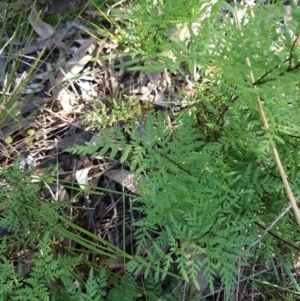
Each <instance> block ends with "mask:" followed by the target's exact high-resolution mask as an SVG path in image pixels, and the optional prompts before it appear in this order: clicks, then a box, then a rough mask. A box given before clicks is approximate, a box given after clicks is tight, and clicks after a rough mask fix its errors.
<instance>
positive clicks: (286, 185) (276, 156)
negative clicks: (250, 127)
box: [234, 0, 300, 226]
mask: <svg viewBox="0 0 300 301" xmlns="http://www.w3.org/2000/svg"><path fill="white" fill-rule="evenodd" d="M234 2H235V4H236V0H235V1H234ZM234 19H235V24H236V26H237V27H238V29H239V30H240V31H241V34H242V35H243V32H242V29H241V24H240V20H239V18H238V15H237V7H236V5H235V6H234ZM246 65H247V66H248V67H249V68H251V63H250V60H249V58H248V57H246ZM249 75H250V80H251V83H252V85H253V86H254V88H256V86H255V78H254V75H253V72H252V70H251V69H250V72H249ZM256 103H257V107H258V111H259V115H260V118H261V120H262V123H263V126H264V128H265V131H266V133H267V134H269V124H268V121H267V119H266V115H265V112H264V109H263V107H262V103H261V100H260V97H259V95H258V93H257V94H256ZM270 146H271V149H272V153H273V156H274V159H275V162H276V165H277V168H278V170H279V173H280V177H281V180H282V182H283V184H284V188H285V190H286V193H287V195H288V198H289V200H290V203H291V205H292V208H293V210H294V214H295V216H296V219H297V222H298V225H299V226H300V211H299V209H298V206H297V204H296V201H295V198H294V195H293V192H292V190H291V187H290V184H289V182H288V180H287V177H286V175H285V172H284V169H283V166H282V164H281V160H280V157H279V154H278V152H277V149H276V148H275V146H274V144H273V143H272V141H271V143H270Z"/></svg>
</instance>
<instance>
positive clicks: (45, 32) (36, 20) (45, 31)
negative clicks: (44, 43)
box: [28, 7, 55, 40]
mask: <svg viewBox="0 0 300 301" xmlns="http://www.w3.org/2000/svg"><path fill="white" fill-rule="evenodd" d="M28 22H29V23H30V24H31V26H32V27H33V29H34V30H35V32H36V33H37V34H38V35H39V36H40V37H41V38H42V39H43V40H47V39H49V38H50V37H51V36H52V35H53V34H54V32H55V30H54V28H53V27H52V26H51V25H50V24H48V23H46V22H44V21H43V20H41V19H40V17H39V15H38V13H37V11H36V8H35V7H33V8H32V10H31V12H30V15H29V16H28Z"/></svg>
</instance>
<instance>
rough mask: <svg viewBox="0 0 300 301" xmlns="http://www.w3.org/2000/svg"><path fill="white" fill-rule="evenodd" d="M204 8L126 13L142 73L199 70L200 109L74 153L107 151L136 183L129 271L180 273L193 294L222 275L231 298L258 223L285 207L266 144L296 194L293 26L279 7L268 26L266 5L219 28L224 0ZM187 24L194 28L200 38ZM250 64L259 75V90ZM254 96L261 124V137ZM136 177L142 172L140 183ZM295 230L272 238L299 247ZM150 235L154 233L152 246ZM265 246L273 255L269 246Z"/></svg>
mask: <svg viewBox="0 0 300 301" xmlns="http://www.w3.org/2000/svg"><path fill="white" fill-rule="evenodd" d="M175 2H176V3H175ZM196 2H197V4H196ZM205 3H207V1H205ZM205 3H204V1H200V3H199V1H187V2H183V1H180V2H178V1H164V2H163V1H156V2H155V3H154V2H149V1H143V0H142V1H138V3H137V4H136V5H134V6H132V7H130V9H129V11H128V13H129V14H128V15H126V16H127V17H128V19H130V22H129V21H128V22H127V20H126V19H125V18H123V22H124V23H125V24H126V28H125V29H124V33H125V34H124V43H125V44H127V45H130V47H131V50H132V54H133V55H136V56H141V58H142V59H143V60H145V65H147V64H148V69H149V70H155V69H156V67H158V68H162V64H161V62H163V65H164V66H168V67H171V71H175V70H178V71H179V72H182V69H181V64H182V63H184V64H185V65H187V66H197V67H198V68H199V69H200V70H201V74H200V78H201V80H200V81H199V82H195V83H194V88H195V90H196V91H197V94H198V95H197V96H198V98H197V102H196V104H191V105H190V106H189V107H188V108H187V109H186V110H185V112H181V113H179V114H177V115H175V118H173V119H172V120H171V121H168V119H167V118H165V116H164V114H162V113H161V112H149V113H148V114H147V116H146V118H145V120H144V121H143V123H142V124H143V128H142V131H141V129H140V128H139V127H137V126H136V124H135V122H132V124H131V128H130V130H131V134H130V142H128V141H127V138H126V137H125V136H124V133H123V132H122V131H121V130H120V128H119V126H115V127H114V128H113V129H108V130H106V129H103V130H102V131H101V134H102V136H101V137H100V138H97V139H95V140H94V141H93V142H92V143H88V144H86V146H84V147H82V146H80V147H76V148H73V149H72V151H73V152H74V153H94V152H97V151H99V149H100V151H99V153H100V155H103V154H105V153H108V152H109V154H110V157H111V158H115V157H116V158H117V159H119V161H120V163H125V164H127V166H128V167H129V168H130V169H131V171H133V172H135V173H136V175H137V179H139V180H138V181H139V185H140V195H139V196H137V197H136V200H135V204H136V207H135V209H136V210H138V211H140V212H141V213H142V216H144V218H142V219H141V220H139V221H137V222H136V223H135V225H136V226H137V227H138V230H137V231H136V233H135V235H136V238H137V247H136V256H135V258H134V260H132V261H130V262H129V263H128V265H127V268H128V271H131V272H133V273H135V274H136V275H137V274H139V273H140V272H141V270H142V269H144V275H145V277H147V276H149V277H154V278H155V281H156V282H157V283H158V282H159V281H162V280H163V279H164V278H165V277H166V276H167V275H168V273H169V272H170V271H171V270H172V269H173V270H174V269H175V270H178V271H179V273H180V275H181V277H182V278H183V279H184V280H186V281H191V282H193V284H194V285H195V287H196V288H198V289H199V283H198V281H197V275H198V273H199V271H201V272H202V273H203V275H204V277H205V278H206V279H207V281H208V282H209V285H210V288H211V290H213V281H214V277H215V276H218V277H220V278H221V281H222V283H224V284H225V290H226V296H227V298H228V297H229V295H230V290H231V288H232V287H233V285H234V284H235V282H236V278H237V276H238V270H237V266H236V265H237V262H238V259H239V258H241V260H242V264H246V263H247V262H248V261H249V259H250V258H251V257H253V256H259V255H258V253H255V250H250V252H248V251H245V250H247V247H248V246H250V245H251V243H253V242H254V241H255V240H256V239H257V236H258V234H259V230H258V228H257V224H260V223H262V224H269V223H270V222H271V221H272V220H273V219H274V218H275V216H277V215H278V213H279V212H280V210H278V208H282V207H283V206H284V204H286V203H287V198H286V196H285V192H284V190H283V185H282V183H281V180H280V178H279V176H278V175H277V174H278V173H277V169H276V166H275V163H274V160H273V158H272V153H271V151H270V145H276V147H277V149H278V151H279V153H280V155H281V158H282V162H283V164H284V167H285V170H286V173H287V175H288V176H289V181H290V184H291V186H292V188H293V189H294V191H295V194H298V193H299V188H298V187H299V186H298V182H299V179H298V177H297V175H298V174H299V164H298V159H297V155H298V153H299V151H300V150H299V146H298V145H299V143H297V141H298V139H299V136H298V133H299V131H300V122H299V118H298V117H299V104H300V98H299V97H300V96H299V95H300V94H299V63H298V60H297V58H298V57H299V54H300V53H299V51H300V50H299V47H295V45H297V44H298V43H299V41H298V36H297V35H298V34H299V33H298V32H297V28H298V26H299V21H298V20H296V19H294V20H292V21H291V22H290V23H288V24H286V28H282V30H281V31H279V30H278V27H279V23H278V22H277V21H279V20H280V18H281V17H282V10H281V9H279V10H276V14H275V16H274V18H273V19H270V8H269V6H266V7H265V8H261V10H259V11H256V10H254V12H251V11H250V10H248V11H247V12H246V13H245V14H246V15H245V17H244V18H243V19H242V31H240V30H239V29H238V28H237V27H236V26H235V24H233V22H232V21H231V20H229V18H228V19H226V20H224V22H221V23H220V22H215V19H214V18H215V15H216V10H217V8H218V7H220V5H222V4H221V3H220V2H217V1H216V2H213V3H214V4H213V5H212V6H211V7H209V5H207V6H205ZM183 5H184V6H185V9H183V8H182V7H181V6H183ZM194 5H195V6H194ZM179 6H180V7H181V8H180V9H179ZM186 7H187V9H186ZM204 11H205V12H207V15H206V17H205V16H204V14H203V13H204ZM181 12H182V14H183V16H181V15H180V14H181ZM189 17H190V19H189ZM131 20H134V22H131ZM266 20H267V21H266ZM200 21H201V22H200ZM193 22H194V23H196V24H198V25H199V22H200V23H201V25H199V26H198V32H195V31H194V30H193V28H192V27H193V26H192V25H193V24H192V23H193ZM176 26H179V27H180V26H187V27H188V32H189V37H185V38H184V39H183V41H181V40H180V39H179V38H174V39H172V36H171V37H170V36H168V33H167V31H168V29H170V28H173V29H174V28H175V29H176V28H178V27H176ZM291 33H293V34H291ZM167 36H168V37H170V40H168V43H166V37H167ZM199 37H201V38H199ZM187 41H188V45H187ZM170 51H171V52H172V54H170ZM247 57H248V58H249V59H250V61H251V64H252V67H251V70H253V72H254V75H255V77H256V78H257V80H256V82H255V84H254V85H253V84H252V83H251V82H250V81H249V71H250V68H249V67H247V66H246V65H245V59H246V58H247ZM158 62H159V63H158ZM159 65H160V67H159ZM137 69H139V70H143V69H144V67H137V68H136V70H137ZM191 69H192V68H187V70H191ZM257 94H259V96H260V97H261V99H262V103H263V108H264V110H265V113H266V116H267V119H268V123H269V127H270V130H269V132H268V133H267V134H266V133H265V131H264V130H263V129H262V123H261V119H260V116H259V113H258V110H257V102H256V97H257ZM140 173H144V174H146V177H145V178H143V179H141V178H138V175H140ZM287 225H288V226H287ZM292 225H293V222H292V221H291V218H290V217H286V218H285V219H283V220H282V221H281V222H280V223H279V224H278V229H276V231H278V233H279V235H280V236H281V237H288V240H289V239H291V240H292V241H294V240H293V239H294V237H293V235H294V234H292V233H295V232H294V231H292V230H291V229H292V228H293V226H292ZM288 229H289V230H288ZM150 233H156V237H155V239H154V238H152V236H151V235H150ZM149 239H150V240H152V241H153V242H152V244H153V247H151V248H150V249H149ZM265 244H266V246H268V247H269V248H270V249H272V248H275V249H276V243H274V241H273V242H272V241H271V240H266V241H265ZM165 246H168V250H167V251H165ZM186 250H191V251H190V252H187V251H186ZM199 255H204V259H203V258H202V257H200V256H199ZM290 262H292V261H290ZM152 272H153V274H152ZM200 289H201V288H200Z"/></svg>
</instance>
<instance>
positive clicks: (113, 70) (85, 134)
mask: <svg viewBox="0 0 300 301" xmlns="http://www.w3.org/2000/svg"><path fill="white" fill-rule="evenodd" d="M24 5H25V4H24ZM72 5H81V6H83V7H85V9H86V11H87V15H97V14H99V13H98V12H97V11H96V10H93V8H92V7H91V6H90V5H85V4H84V1H78V0H73V1H71V0H69V1H65V2H62V1H55V2H52V3H50V4H45V8H44V10H45V14H44V15H43V13H42V14H40V13H38V10H37V8H36V7H32V9H31V12H30V14H29V17H28V22H29V23H30V24H31V26H32V28H33V29H34V31H35V32H36V34H37V37H34V38H33V37H31V38H26V37H25V38H24V40H23V41H19V40H17V39H15V38H13V37H9V35H8V34H7V37H6V42H7V45H4V46H3V48H2V49H1V55H0V68H1V70H4V72H5V78H9V77H11V75H12V74H13V73H14V72H15V76H14V80H13V81H12V82H11V83H9V84H7V83H6V82H5V81H4V80H2V82H1V88H2V95H3V97H4V98H5V99H10V98H13V97H15V98H18V99H19V100H18V101H16V102H15V103H14V105H13V106H11V107H10V108H8V109H7V108H6V105H7V103H9V100H8V101H7V102H6V103H3V104H2V106H1V110H7V111H8V118H5V122H3V123H1V124H0V133H1V135H0V140H1V141H0V160H1V163H2V164H4V165H5V166H7V167H10V166H12V164H13V163H14V161H15V160H16V158H21V165H22V166H23V168H29V167H30V168H34V169H35V170H36V173H37V174H38V173H39V172H40V171H41V169H45V168H50V167H51V166H52V165H56V164H58V168H57V172H56V173H57V174H56V178H57V182H56V183H55V184H51V185H47V187H46V189H45V193H44V195H45V197H47V198H49V199H53V198H54V199H55V200H56V201H57V202H67V203H70V204H71V205H72V206H74V209H73V215H77V216H78V217H77V218H76V223H77V224H78V225H80V226H82V227H83V228H86V229H88V230H90V231H92V232H93V233H94V234H96V235H98V236H100V237H102V238H104V239H106V240H108V241H109V242H110V243H113V244H114V245H116V246H119V247H120V248H125V249H126V250H128V252H132V250H133V249H134V239H135V228H134V226H133V221H135V220H137V219H139V218H140V217H141V216H140V214H139V213H138V212H136V211H134V210H133V209H132V203H131V202H132V198H133V197H134V195H137V194H138V192H139V187H138V183H137V181H136V179H135V178H134V175H133V173H131V172H130V171H129V170H127V169H126V167H124V166H122V165H121V164H119V163H118V162H117V161H113V160H111V159H109V158H108V157H106V156H102V157H100V156H97V155H91V156H86V155H79V156H77V155H73V154H69V153H66V152H65V151H64V149H66V148H69V147H71V146H75V145H83V144H85V143H86V142H90V141H91V140H92V138H93V137H97V136H99V135H101V131H99V130H90V129H89V127H88V126H89V124H88V123H87V122H86V121H84V119H83V118H82V116H83V115H84V113H85V112H86V111H88V110H91V109H92V106H91V104H92V103H93V102H94V101H95V99H97V101H101V102H103V103H107V102H108V100H109V99H118V98H119V97H120V96H122V97H123V98H126V99H134V100H135V101H136V102H138V103H141V104H142V105H146V106H147V107H149V106H150V107H151V108H159V109H167V108H170V107H171V106H175V107H180V106H182V105H183V104H184V100H185V99H184V97H183V96H182V95H181V94H180V93H179V91H180V90H181V89H191V88H190V87H189V86H188V85H187V84H186V83H185V82H184V81H182V80H180V79H177V78H176V76H175V77H174V74H171V73H170V72H169V71H168V70H167V69H162V70H160V71H153V72H147V71H141V72H135V71H130V70H129V68H127V67H126V63H127V62H128V60H129V61H130V60H132V59H131V58H130V57H119V56H118V54H119V47H120V48H121V46H120V45H118V43H117V42H116V40H112V39H111V36H113V34H114V33H112V34H111V36H110V35H105V34H103V33H102V34H100V33H99V32H97V34H98V38H97V39H96V38H95V36H94V29H92V28H88V27H86V26H83V23H82V22H81V21H80V20H79V19H74V20H67V21H62V22H60V23H59V24H58V26H56V27H54V26H52V25H50V24H49V23H47V22H46V21H44V20H43V16H45V15H51V14H58V13H60V12H61V11H62V10H67V9H69V8H70V6H72ZM83 13H84V10H83ZM99 36H100V38H99ZM8 45H12V48H13V51H12V52H10V53H9V52H8V51H7V49H8ZM108 56H110V58H105V57H108ZM103 57H104V58H103ZM113 57H115V58H113ZM18 60H20V61H21V64H19V67H18V69H17V70H16V69H14V68H13V66H14V64H16V62H17V61H18ZM7 61H8V62H9V64H8V66H6V65H5V64H6V62H7ZM137 64H138V62H137ZM5 68H6V70H5ZM176 81H177V83H180V84H179V85H176ZM174 83H175V84H174ZM8 87H9V88H8ZM13 110H14V113H13V112H12V111H13ZM15 112H16V113H15ZM99 114H101V112H99ZM29 132H30V133H31V135H30V136H28V135H27V134H28V133H29ZM1 137H2V138H1ZM8 137H9V139H8ZM70 182H72V183H74V184H72V185H74V188H73V189H70ZM76 184H77V185H78V187H77V188H76ZM75 208H77V209H75ZM78 208H86V209H87V214H85V213H83V212H84V211H82V210H80V209H78ZM124 208H125V212H126V215H125V216H124V214H123V210H124ZM124 219H125V221H126V224H128V229H127V231H126V233H125V237H123V233H122V222H123V221H124ZM1 232H2V230H1ZM152 239H153V241H155V237H153V238H152ZM149 245H152V243H151V242H150V243H149ZM149 248H150V247H149ZM167 251H168V248H166V249H165V250H164V252H167ZM94 260H95V261H97V259H95V258H94ZM24 265H25V263H24ZM109 267H110V268H111V269H112V270H113V271H115V272H116V273H117V274H122V273H123V272H124V261H122V260H120V258H116V259H115V260H110V262H109ZM116 269H117V270H116ZM197 277H198V278H199V279H201V280H199V286H201V287H202V286H203V280H202V278H203V277H202V274H201V271H199V274H198V276H197ZM191 290H195V285H193V286H192V287H191Z"/></svg>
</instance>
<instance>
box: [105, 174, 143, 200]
mask: <svg viewBox="0 0 300 301" xmlns="http://www.w3.org/2000/svg"><path fill="white" fill-rule="evenodd" d="M105 175H106V176H107V177H109V178H110V179H112V180H114V181H116V182H117V183H119V184H121V185H123V186H125V187H126V188H128V189H129V190H130V191H131V192H133V193H136V194H138V193H139V185H138V183H137V181H136V180H135V179H134V177H135V176H134V174H133V173H132V172H130V171H128V170H125V169H114V170H109V171H107V172H106V173H105Z"/></svg>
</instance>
